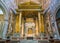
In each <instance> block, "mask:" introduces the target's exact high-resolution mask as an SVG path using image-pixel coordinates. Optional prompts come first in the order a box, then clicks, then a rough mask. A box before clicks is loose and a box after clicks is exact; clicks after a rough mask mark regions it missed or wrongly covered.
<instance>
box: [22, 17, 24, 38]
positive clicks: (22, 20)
mask: <svg viewBox="0 0 60 43" xmlns="http://www.w3.org/2000/svg"><path fill="white" fill-rule="evenodd" d="M23 35H24V19H23V18H22V37H23Z"/></svg>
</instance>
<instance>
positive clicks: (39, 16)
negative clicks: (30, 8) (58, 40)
mask: <svg viewBox="0 0 60 43" xmlns="http://www.w3.org/2000/svg"><path fill="white" fill-rule="evenodd" d="M38 22H39V33H41V14H40V12H38Z"/></svg>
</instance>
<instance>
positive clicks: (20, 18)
mask: <svg viewBox="0 0 60 43" xmlns="http://www.w3.org/2000/svg"><path fill="white" fill-rule="evenodd" d="M21 21H22V12H20V14H19V28H20V36H21V37H22V34H23V32H22V31H23V29H22V25H21V24H22V23H21Z"/></svg>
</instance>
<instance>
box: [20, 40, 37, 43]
mask: <svg viewBox="0 0 60 43" xmlns="http://www.w3.org/2000/svg"><path fill="white" fill-rule="evenodd" d="M20 43H38V40H21V41H20Z"/></svg>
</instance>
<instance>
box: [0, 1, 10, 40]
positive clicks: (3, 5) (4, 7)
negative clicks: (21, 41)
mask: <svg viewBox="0 0 60 43" xmlns="http://www.w3.org/2000/svg"><path fill="white" fill-rule="evenodd" d="M0 8H1V9H2V11H3V13H4V29H3V32H2V39H6V32H7V29H8V14H9V11H8V10H7V7H6V6H5V4H4V3H3V2H2V1H0Z"/></svg>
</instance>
